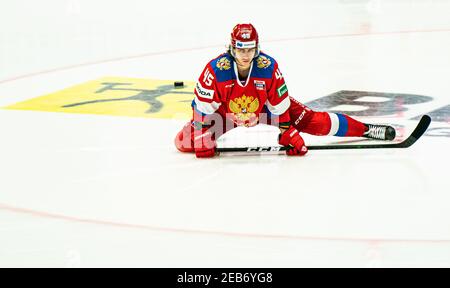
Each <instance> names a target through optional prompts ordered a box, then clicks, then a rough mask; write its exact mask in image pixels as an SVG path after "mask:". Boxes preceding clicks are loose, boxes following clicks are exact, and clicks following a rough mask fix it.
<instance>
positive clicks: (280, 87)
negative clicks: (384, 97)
mask: <svg viewBox="0 0 450 288" xmlns="http://www.w3.org/2000/svg"><path fill="white" fill-rule="evenodd" d="M194 94H195V98H194V100H193V101H192V111H193V117H192V120H191V121H190V122H188V123H187V124H186V125H185V126H184V127H183V129H182V130H181V131H180V132H179V133H178V134H177V136H176V138H175V146H176V147H177V149H178V150H179V151H181V152H195V154H196V156H197V157H198V158H207V157H213V156H214V155H215V154H216V153H215V148H216V139H218V138H219V137H220V136H221V135H223V134H224V133H226V132H227V131H229V130H231V129H233V128H235V127H238V126H245V127H252V126H255V125H257V124H270V125H275V126H277V127H279V129H280V135H279V137H278V143H279V144H280V145H282V146H288V147H290V148H289V149H288V150H287V151H286V153H287V155H291V156H292V155H299V156H302V155H305V154H306V153H307V152H308V148H307V147H306V146H305V142H304V141H303V138H302V137H301V135H300V133H299V132H304V133H308V134H312V135H329V136H341V137H366V138H373V139H379V140H393V139H394V138H395V129H394V128H392V127H390V126H385V125H372V124H364V123H361V122H359V121H357V120H355V119H353V118H351V117H349V116H348V115H344V114H339V113H328V112H317V111H313V110H311V109H310V108H308V107H306V106H305V105H303V104H302V103H300V102H299V101H297V100H296V99H294V98H292V97H290V96H289V92H288V89H287V86H286V83H285V82H284V78H283V74H282V73H281V71H280V68H279V67H278V63H277V62H276V61H275V59H274V58H272V57H271V56H269V55H267V54H265V53H263V52H262V51H261V50H260V45H259V38H258V33H257V31H256V29H255V28H254V27H253V25H252V24H238V25H236V26H235V27H234V29H233V31H232V33H231V43H230V45H229V48H228V51H227V52H226V53H223V54H221V55H219V56H218V57H217V58H214V59H213V60H211V61H210V62H209V63H208V64H207V65H206V67H205V69H204V70H203V72H202V74H201V75H200V77H199V79H198V82H197V84H196V87H195V91H194Z"/></svg>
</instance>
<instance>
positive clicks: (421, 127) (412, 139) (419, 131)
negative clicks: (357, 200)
mask: <svg viewBox="0 0 450 288" xmlns="http://www.w3.org/2000/svg"><path fill="white" fill-rule="evenodd" d="M430 123H431V117H430V116H428V115H424V116H422V118H421V119H420V121H419V124H417V127H416V129H414V131H413V132H412V133H411V135H410V136H409V137H408V138H406V140H404V141H403V142H400V143H383V144H353V145H345V144H337V145H318V146H308V150H338V149H339V150H342V149H383V148H408V147H410V146H412V145H413V144H414V143H416V141H417V140H419V138H420V137H422V135H423V134H424V133H425V132H426V131H427V129H428V127H429V126H430ZM287 149H288V147H282V146H269V147H240V148H217V149H216V151H217V152H219V153H222V152H277V151H286V150H287Z"/></svg>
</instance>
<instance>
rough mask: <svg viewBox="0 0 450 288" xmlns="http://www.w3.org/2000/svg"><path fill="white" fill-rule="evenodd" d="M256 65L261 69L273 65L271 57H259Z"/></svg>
mask: <svg viewBox="0 0 450 288" xmlns="http://www.w3.org/2000/svg"><path fill="white" fill-rule="evenodd" d="M256 65H257V66H258V68H259V69H267V68H268V67H270V66H271V65H272V61H271V59H270V58H269V57H266V56H264V55H259V56H258V58H256Z"/></svg>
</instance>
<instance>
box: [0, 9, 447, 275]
mask: <svg viewBox="0 0 450 288" xmlns="http://www.w3.org/2000/svg"><path fill="white" fill-rule="evenodd" d="M38 2H39V3H38ZM38 2H36V3H30V2H29V1H9V3H7V4H5V5H6V7H2V9H1V10H0V26H1V27H8V28H7V29H3V30H2V31H0V36H1V38H0V39H1V47H0V49H1V50H0V57H1V58H0V107H4V106H7V105H10V104H14V103H17V102H20V101H23V100H26V99H31V98H34V97H37V96H40V95H44V94H46V93H49V92H53V91H58V90H61V89H63V88H66V87H68V86H71V85H74V84H78V83H83V82H85V81H89V80H92V79H97V78H100V77H104V76H123V77H136V78H157V79H192V80H195V79H196V78H197V77H198V73H200V71H201V69H202V68H203V66H204V65H205V63H206V62H207V61H208V60H209V59H211V58H213V57H215V56H216V55H218V54H219V53H220V52H221V51H222V50H223V45H224V44H225V43H226V41H227V40H228V37H229V32H230V31H229V30H230V29H231V28H232V27H233V25H234V24H235V23H236V22H247V21H250V22H252V23H254V24H255V25H256V26H257V28H259V30H260V35H261V39H262V41H263V42H262V45H263V49H264V50H265V51H267V53H269V54H270V55H273V56H274V57H275V58H276V59H277V60H278V62H279V63H280V66H281V67H282V70H283V73H284V75H285V78H286V81H287V84H288V86H289V89H290V93H291V94H292V95H294V96H295V97H296V98H298V99H300V100H301V101H303V102H308V101H311V100H314V99H316V98H319V97H323V96H325V95H328V94H331V93H333V92H336V91H339V90H361V91H379V92H398V93H412V94H423V95H428V96H431V97H433V98H434V100H433V101H432V102H430V103H426V104H422V105H411V106H410V107H408V108H409V110H408V111H407V112H405V113H404V114H403V115H402V117H401V119H397V120H398V121H400V122H401V123H404V124H405V125H407V129H412V128H413V126H414V123H415V122H414V121H406V119H409V118H412V117H414V116H417V115H419V114H423V113H425V112H429V111H432V110H435V109H437V108H440V107H443V106H446V105H448V104H449V96H448V95H449V93H450V84H449V83H450V81H449V75H450V54H449V53H448V51H450V18H449V17H448V15H449V12H450V1H331V0H330V1H320V2H321V4H317V3H316V2H319V1H293V0H292V1H287V0H285V1H245V2H244V3H243V2H242V1H233V0H232V1H214V2H206V1H205V2H202V1H190V2H189V3H187V1H163V2H161V3H158V4H157V5H156V4H154V3H153V2H151V1H138V0H133V1H126V2H125V1H120V2H118V1H117V2H113V1H100V0H96V1H87V0H79V1H76V0H70V1H69V0H68V1H59V0H58V1H56V0H54V1H52V0H41V1H38ZM211 3H213V4H211ZM257 3H259V4H257ZM23 5H27V8H28V9H26V10H23V9H22V6H23ZM254 5H257V8H256V9H254ZM4 8H5V9H4ZM255 11H256V12H255ZM18 15H20V16H21V17H17V16H18ZM418 19H419V20H420V21H419V20H418ZM5 25H6V26H5ZM105 60H111V61H105ZM79 64H83V65H79ZM370 120H375V121H376V120H379V121H386V119H370ZM183 124H184V122H183V121H180V120H154V119H140V118H127V117H112V116H96V115H77V114H63V113H45V112H33V111H14V110H3V109H0V133H1V134H0V137H1V138H0V267H4V266H5V267H10V266H20V267H21V266H39V267H40V266H52V267H64V266H67V267H78V266H83V267H90V266H151V267H175V266H176V267H180V266H182V267H184V266H187V267H191V266H213V267H223V266H230V267H243V266H244V267H246V266H256V267H272V266H281V267H286V266H289V267H290V266H292V267H311V266H319V267H324V266H333V267H335V266H337V267H342V266H356V267H383V266H388V267H399V266H445V267H449V266H450V209H449V208H448V207H449V203H450V191H449V190H450V189H449V187H448V186H449V185H448V183H449V182H448V181H449V179H448V178H447V177H449V175H450V174H449V172H448V163H449V162H450V156H449V155H450V154H449V152H448V149H449V144H450V141H449V137H431V136H426V137H424V138H423V139H421V140H420V141H419V142H418V143H417V144H416V145H415V146H413V147H411V148H410V149H402V150H384V151H381V150H373V151H372V150H371V151H367V150H354V151H311V152H310V153H309V154H308V156H307V157H304V158H289V157H287V156H284V155H250V156H248V155H245V156H242V155H223V156H221V157H219V158H215V159H210V160H197V159H195V157H193V155H190V154H181V153H178V152H177V151H176V149H175V148H174V146H173V137H174V135H175V134H176V133H177V132H178V130H179V129H180V127H181V126H182V125H183ZM432 127H447V129H448V127H449V125H448V123H447V124H445V123H434V124H433V126H432ZM258 131H259V132H258ZM408 131H410V130H408ZM275 136H276V131H274V130H271V129H270V128H267V127H259V128H253V129H247V130H245V129H237V130H235V131H232V133H230V134H229V135H228V136H227V137H228V138H227V139H225V140H226V143H228V144H230V143H233V144H234V143H236V141H243V139H245V141H250V142H251V141H263V142H264V141H265V143H267V142H270V141H274V137H275ZM305 138H306V139H307V141H308V143H312V144H314V143H318V142H321V141H328V142H333V141H337V140H338V139H333V138H326V139H324V138H322V139H319V138H317V137H308V136H306V137H305ZM226 143H225V144H226ZM244 144H245V143H244Z"/></svg>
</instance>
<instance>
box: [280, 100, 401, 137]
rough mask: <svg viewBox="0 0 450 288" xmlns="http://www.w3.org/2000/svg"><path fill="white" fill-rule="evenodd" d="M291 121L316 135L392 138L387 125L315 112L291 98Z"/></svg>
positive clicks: (337, 114) (391, 129)
mask: <svg viewBox="0 0 450 288" xmlns="http://www.w3.org/2000/svg"><path fill="white" fill-rule="evenodd" d="M289 110H290V115H291V122H292V123H293V125H294V127H295V128H296V129H297V130H298V131H300V132H305V133H308V134H311V135H316V136H338V137H366V138H372V139H378V140H394V138H395V129H394V128H393V127H391V126H387V125H375V124H365V123H362V122H360V121H358V120H356V119H354V118H352V117H350V116H348V115H345V114H341V113H331V112H316V111H313V110H311V109H310V108H308V107H307V106H305V105H304V104H302V103H300V102H298V101H297V100H295V99H293V98H291V107H290V108H289Z"/></svg>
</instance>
